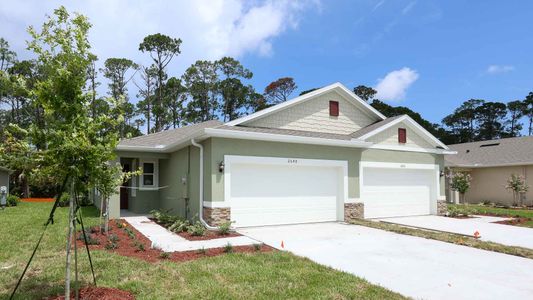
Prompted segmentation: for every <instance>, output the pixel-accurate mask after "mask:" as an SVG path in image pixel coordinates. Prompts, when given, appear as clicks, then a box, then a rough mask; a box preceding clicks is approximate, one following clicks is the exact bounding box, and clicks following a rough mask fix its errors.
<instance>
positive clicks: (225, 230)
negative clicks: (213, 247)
mask: <svg viewBox="0 0 533 300" xmlns="http://www.w3.org/2000/svg"><path fill="white" fill-rule="evenodd" d="M230 230H231V222H230V221H227V222H224V223H222V224H220V226H218V234H220V235H227V234H229V233H230Z"/></svg>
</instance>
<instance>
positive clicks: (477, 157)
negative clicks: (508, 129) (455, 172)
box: [445, 136, 533, 167]
mask: <svg viewBox="0 0 533 300" xmlns="http://www.w3.org/2000/svg"><path fill="white" fill-rule="evenodd" d="M448 147H450V149H451V150H455V151H457V154H456V155H447V156H445V158H446V165H447V166H462V167H490V166H505V165H521V164H524V165H526V164H533V136H527V137H515V138H506V139H500V140H490V141H482V142H473V143H463V144H454V145H448Z"/></svg>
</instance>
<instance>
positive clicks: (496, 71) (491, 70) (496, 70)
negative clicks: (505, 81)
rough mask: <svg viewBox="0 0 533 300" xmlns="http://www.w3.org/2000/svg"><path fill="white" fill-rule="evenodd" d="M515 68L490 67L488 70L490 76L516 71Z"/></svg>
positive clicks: (503, 66)
mask: <svg viewBox="0 0 533 300" xmlns="http://www.w3.org/2000/svg"><path fill="white" fill-rule="evenodd" d="M514 69H515V67H514V66H511V65H490V66H488V68H487V73H488V74H500V73H507V72H511V71H514Z"/></svg>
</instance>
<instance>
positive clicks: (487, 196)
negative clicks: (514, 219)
mask: <svg viewBox="0 0 533 300" xmlns="http://www.w3.org/2000/svg"><path fill="white" fill-rule="evenodd" d="M469 172H470V175H471V176H472V182H471V186H470V189H469V190H468V192H466V194H465V201H466V202H468V203H480V202H483V201H490V202H493V203H500V204H506V205H512V204H513V193H512V192H510V191H508V190H506V189H505V185H506V182H507V179H508V178H509V177H510V176H511V174H517V175H523V176H524V177H526V182H527V184H528V185H529V186H530V190H529V191H528V192H527V193H526V202H525V204H529V205H532V204H533V190H532V189H533V166H513V167H493V168H476V169H470V171H469Z"/></svg>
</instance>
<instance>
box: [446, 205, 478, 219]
mask: <svg viewBox="0 0 533 300" xmlns="http://www.w3.org/2000/svg"><path fill="white" fill-rule="evenodd" d="M471 213H472V210H471V209H469V208H467V207H458V206H450V207H448V213H447V215H448V217H454V218H455V217H468V216H469V215H470V214H471Z"/></svg>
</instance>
